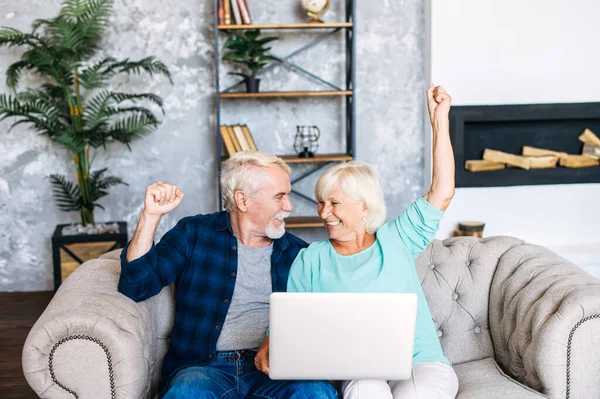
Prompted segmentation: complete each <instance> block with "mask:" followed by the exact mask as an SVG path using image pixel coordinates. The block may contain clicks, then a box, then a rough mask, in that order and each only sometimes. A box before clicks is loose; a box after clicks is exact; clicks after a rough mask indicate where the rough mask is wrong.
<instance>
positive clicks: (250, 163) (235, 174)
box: [221, 151, 292, 212]
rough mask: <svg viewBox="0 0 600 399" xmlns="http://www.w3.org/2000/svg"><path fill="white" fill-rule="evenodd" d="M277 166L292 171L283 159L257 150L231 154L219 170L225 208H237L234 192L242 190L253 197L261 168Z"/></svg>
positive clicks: (257, 186) (259, 180) (258, 186)
mask: <svg viewBox="0 0 600 399" xmlns="http://www.w3.org/2000/svg"><path fill="white" fill-rule="evenodd" d="M272 166H278V167H280V168H281V169H283V171H285V172H286V173H287V174H288V175H289V174H291V173H292V171H291V170H290V167H289V166H287V164H286V163H285V162H284V161H283V159H281V158H279V157H277V156H275V155H271V154H267V153H264V152H258V151H244V152H236V153H235V154H233V155H232V156H231V157H230V158H229V159H228V160H227V161H225V164H224V165H223V169H222V170H221V193H222V197H223V206H224V207H225V210H227V211H229V212H232V211H235V210H237V205H236V204H235V197H234V193H235V192H236V191H243V192H244V193H245V194H246V195H248V196H250V197H253V196H254V195H255V194H256V192H257V191H258V190H259V188H260V182H261V179H260V178H259V177H258V176H257V175H258V174H259V173H260V169H261V168H268V167H272Z"/></svg>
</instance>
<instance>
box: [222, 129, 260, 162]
mask: <svg viewBox="0 0 600 399" xmlns="http://www.w3.org/2000/svg"><path fill="white" fill-rule="evenodd" d="M221 137H223V143H224V144H225V149H226V150H227V154H228V155H229V156H231V155H233V154H235V153H236V152H239V151H258V150H257V149H256V144H255V143H254V139H253V138H252V134H250V130H249V129H248V126H246V125H241V126H240V125H221Z"/></svg>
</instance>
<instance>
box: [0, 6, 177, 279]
mask: <svg viewBox="0 0 600 399" xmlns="http://www.w3.org/2000/svg"><path fill="white" fill-rule="evenodd" d="M112 8H113V1H112V0H64V1H63V4H62V8H61V9H60V11H59V14H58V16H56V17H55V18H52V19H38V20H36V21H34V23H33V26H32V31H31V32H29V33H25V32H22V31H19V30H17V29H13V28H8V27H2V28H0V47H2V46H7V47H21V48H23V49H24V50H25V51H24V52H23V54H22V55H21V58H20V60H19V61H17V62H15V63H13V64H12V65H10V66H9V67H8V69H7V70H6V83H7V86H8V87H9V88H10V89H12V90H13V93H12V94H0V120H4V119H7V118H11V117H12V118H14V119H15V122H14V123H13V125H12V127H14V126H17V125H20V124H27V125H29V126H31V127H32V128H33V129H35V130H36V131H37V132H39V133H40V134H41V135H44V136H46V137H47V138H48V139H49V140H51V141H53V142H55V143H57V144H58V145H61V146H63V147H64V148H66V149H67V150H68V151H69V152H70V153H71V157H72V159H73V162H74V166H75V172H76V176H77V180H76V181H75V182H73V181H69V179H68V178H67V177H66V176H62V175H58V174H53V175H51V176H49V179H50V182H51V184H52V191H53V193H54V196H55V199H56V201H57V204H58V207H59V209H61V210H63V211H77V212H79V214H80V216H81V224H82V225H83V226H86V225H90V224H92V225H93V224H94V223H95V218H94V210H95V209H96V208H101V209H104V208H103V207H102V205H100V204H99V203H98V200H99V199H100V198H102V197H104V196H106V195H107V194H108V190H109V188H111V187H113V186H115V185H119V184H125V183H124V181H123V180H122V179H121V178H120V177H116V176H109V175H108V174H107V168H106V167H105V168H98V169H95V170H93V169H92V164H93V160H94V154H95V152H96V151H97V150H101V149H106V144H107V143H109V142H120V143H123V144H124V145H126V146H127V147H128V148H129V149H131V148H130V143H131V142H132V141H134V140H136V139H139V138H141V137H144V136H145V135H147V134H149V133H151V132H153V131H154V130H155V129H156V127H157V126H158V124H159V123H160V122H159V120H158V118H157V116H156V115H155V113H154V111H153V110H152V109H151V108H148V107H147V106H146V105H148V104H152V106H153V107H157V109H160V110H161V111H163V114H164V110H163V102H162V100H161V98H160V97H159V96H157V95H155V94H152V93H124V92H120V91H112V90H108V88H107V87H108V84H109V82H110V80H111V78H113V77H115V76H117V75H120V74H139V73H142V72H144V73H147V74H149V75H153V74H159V75H163V76H165V77H167V78H168V79H169V81H171V83H172V80H171V75H170V73H169V70H168V69H167V67H166V66H165V65H164V64H163V63H162V62H160V61H158V60H156V59H155V58H154V57H146V58H143V59H141V60H138V61H131V60H129V59H125V60H116V59H113V58H111V57H107V58H104V59H98V58H97V57H96V56H97V53H98V50H99V49H100V41H101V39H102V35H103V33H104V31H105V29H106V27H107V24H108V18H109V16H110V14H111V12H112ZM23 71H33V72H36V73H37V74H38V75H39V76H40V77H41V79H40V85H39V87H36V88H28V89H26V90H23V91H18V85H19V78H20V76H21V74H22V72H23ZM12 127H11V129H12ZM57 230H58V229H57ZM55 235H56V233H55ZM55 259H56V254H55ZM55 273H56V264H55Z"/></svg>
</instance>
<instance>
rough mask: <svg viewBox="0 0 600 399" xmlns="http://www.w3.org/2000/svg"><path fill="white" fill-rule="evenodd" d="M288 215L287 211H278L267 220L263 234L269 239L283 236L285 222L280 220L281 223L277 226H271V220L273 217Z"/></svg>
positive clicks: (283, 217)
mask: <svg viewBox="0 0 600 399" xmlns="http://www.w3.org/2000/svg"><path fill="white" fill-rule="evenodd" d="M288 216H290V213H289V212H280V213H278V214H277V215H275V216H273V217H272V218H271V220H270V221H269V224H268V226H267V228H266V229H265V235H266V236H267V237H269V238H270V239H271V240H277V239H278V238H281V237H283V235H284V234H285V222H283V221H281V225H280V226H279V227H275V226H273V221H274V220H275V219H285V218H286V217H288Z"/></svg>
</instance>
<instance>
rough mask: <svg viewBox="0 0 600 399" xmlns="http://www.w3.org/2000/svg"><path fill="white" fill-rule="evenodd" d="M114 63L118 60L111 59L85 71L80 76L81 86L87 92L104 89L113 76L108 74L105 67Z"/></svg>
mask: <svg viewBox="0 0 600 399" xmlns="http://www.w3.org/2000/svg"><path fill="white" fill-rule="evenodd" d="M114 62H116V60H115V59H114V58H110V57H109V58H106V59H104V60H102V61H99V62H97V63H95V64H93V65H91V66H89V67H87V68H85V69H83V70H82V71H81V73H80V74H79V82H80V83H81V86H83V87H84V88H86V89H87V90H93V89H98V88H101V87H104V85H105V84H106V82H107V81H108V79H110V77H111V76H112V74H109V73H107V72H106V70H105V69H106V68H105V67H106V66H107V65H110V64H111V63H114Z"/></svg>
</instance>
